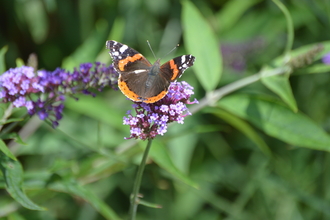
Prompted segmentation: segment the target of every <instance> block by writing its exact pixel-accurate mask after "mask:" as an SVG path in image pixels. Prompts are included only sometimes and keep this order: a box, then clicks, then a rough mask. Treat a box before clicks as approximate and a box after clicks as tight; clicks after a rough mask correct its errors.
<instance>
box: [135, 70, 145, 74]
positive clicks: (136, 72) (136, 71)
mask: <svg viewBox="0 0 330 220" xmlns="http://www.w3.org/2000/svg"><path fill="white" fill-rule="evenodd" d="M143 72H145V70H134V71H133V73H135V74H139V73H143Z"/></svg>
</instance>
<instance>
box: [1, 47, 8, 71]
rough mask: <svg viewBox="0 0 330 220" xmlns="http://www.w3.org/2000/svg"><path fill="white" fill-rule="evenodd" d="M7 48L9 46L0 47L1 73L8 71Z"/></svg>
mask: <svg viewBox="0 0 330 220" xmlns="http://www.w3.org/2000/svg"><path fill="white" fill-rule="evenodd" d="M7 50H8V46H4V47H2V48H1V49H0V74H2V73H4V72H5V71H6V65H5V54H6V52H7Z"/></svg>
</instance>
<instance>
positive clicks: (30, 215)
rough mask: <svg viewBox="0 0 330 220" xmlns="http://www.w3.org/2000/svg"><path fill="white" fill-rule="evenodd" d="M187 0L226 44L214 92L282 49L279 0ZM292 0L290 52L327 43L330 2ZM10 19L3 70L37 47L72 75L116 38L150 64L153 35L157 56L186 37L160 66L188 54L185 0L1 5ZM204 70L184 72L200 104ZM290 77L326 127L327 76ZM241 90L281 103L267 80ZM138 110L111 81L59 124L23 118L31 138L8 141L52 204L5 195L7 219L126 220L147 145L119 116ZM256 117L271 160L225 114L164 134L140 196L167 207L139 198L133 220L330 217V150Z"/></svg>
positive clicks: (48, 64) (39, 195)
mask: <svg viewBox="0 0 330 220" xmlns="http://www.w3.org/2000/svg"><path fill="white" fill-rule="evenodd" d="M191 2H192V3H193V4H194V5H195V6H196V7H197V8H198V9H199V11H200V13H201V14H202V16H203V17H204V18H205V19H206V21H207V22H208V24H209V25H210V27H211V28H212V30H213V32H214V34H215V36H216V39H217V41H218V42H219V48H218V50H219V53H220V51H221V52H222V59H223V73H222V74H223V75H222V78H221V81H220V83H219V85H218V86H217V88H220V87H221V86H223V85H226V84H228V83H230V82H233V81H235V80H238V79H241V78H243V77H245V76H249V75H252V74H255V73H257V72H258V71H259V70H260V68H261V67H262V66H263V65H264V64H270V65H272V62H273V60H274V59H275V58H276V57H278V56H280V55H282V54H283V51H284V49H285V45H286V41H287V38H286V36H287V23H286V20H285V17H284V15H283V13H282V12H281V10H280V9H279V8H278V7H277V6H276V5H275V4H274V3H273V2H272V1H270V0H231V1H225V0H205V1H198V0H195V1H191ZM282 2H283V3H284V4H285V6H286V7H287V9H288V10H289V12H290V13H291V16H292V19H293V23H294V34H295V37H294V43H293V48H298V47H300V46H304V45H307V44H313V43H317V42H323V41H327V40H329V39H330V28H329V27H330V1H328V0H313V1H312V0H286V1H282ZM0 21H1V22H0V48H2V47H3V46H5V45H8V52H7V53H6V56H5V64H6V67H7V69H8V68H11V67H15V66H16V59H17V58H21V59H22V60H24V61H26V60H27V59H28V56H29V55H30V54H31V53H35V54H37V56H38V60H39V68H40V69H47V70H54V69H55V68H56V67H62V68H67V69H69V70H72V68H73V67H77V66H79V64H80V63H83V62H94V61H100V62H105V63H109V64H110V62H111V60H110V56H109V54H108V52H107V50H106V48H105V42H106V40H110V39H112V40H116V41H119V42H122V43H124V44H127V45H129V46H131V47H133V48H134V49H136V50H138V51H139V52H141V53H143V54H144V55H145V56H146V57H147V58H148V59H149V60H150V61H151V62H153V61H154V58H153V56H152V53H151V51H150V49H149V48H148V46H147V43H146V40H149V41H150V43H151V45H152V47H153V50H154V51H155V53H156V56H157V57H163V56H165V55H166V54H167V52H169V51H170V50H171V49H172V48H173V47H174V46H175V45H176V44H178V43H179V44H180V45H181V46H180V47H179V48H178V49H177V50H176V51H175V52H173V53H174V54H173V53H171V54H169V55H167V56H166V57H164V58H163V62H165V61H166V60H168V59H170V58H172V57H174V56H175V55H177V56H179V55H182V54H187V53H188V52H187V51H186V47H185V41H184V40H183V39H184V38H183V36H184V37H185V38H189V36H185V29H186V28H187V27H185V26H184V25H183V22H182V4H181V2H180V1H174V0H172V1H171V0H157V1H155V0H118V1H115V0H108V1H107V0H97V1H94V0H75V1H64V0H62V1H59V0H58V1H56V0H2V1H0ZM202 31H203V30H201V32H202ZM194 43H195V44H199V45H203V44H205V43H206V42H203V41H202V42H194ZM220 45H221V46H220ZM193 55H194V54H193ZM199 59H202V58H200V57H196V63H197V62H198V60H199ZM219 62H221V61H220V60H219ZM317 62H319V61H317ZM194 72H195V70H194V67H192V68H190V69H189V70H187V71H186V73H185V74H184V75H183V76H182V77H181V78H180V80H184V81H187V82H188V83H190V84H191V85H193V86H194V87H195V92H196V93H195V97H196V98H197V99H202V98H203V97H204V96H205V94H206V92H205V90H204V89H203V87H202V86H201V85H200V83H199V81H198V80H197V78H196V75H195V74H194ZM219 74H220V73H219ZM290 83H291V86H292V90H293V94H294V96H295V98H296V100H297V105H298V108H299V110H300V111H301V113H303V114H305V115H306V116H308V117H310V118H311V119H312V120H313V121H314V122H315V123H316V124H317V125H318V126H320V127H321V128H323V129H324V130H325V131H327V132H329V130H330V117H329V115H330V114H329V112H330V101H329V94H330V89H329V83H330V77H329V74H326V73H324V74H308V75H306V74H305V75H293V76H292V77H291V78H290ZM240 92H241V93H257V94H263V95H267V96H269V97H272V98H276V95H274V94H272V93H271V92H270V91H269V90H267V89H266V88H265V87H264V86H263V85H262V84H261V83H255V84H252V85H250V86H248V87H246V88H244V89H242V90H241V91H240ZM129 109H131V102H130V101H128V100H126V99H125V97H124V96H123V95H122V94H121V93H120V92H119V91H114V90H111V89H110V88H109V89H105V90H104V91H103V92H101V93H97V96H96V98H92V97H88V96H80V97H79V101H75V100H74V99H70V98H68V99H67V101H66V105H65V112H64V118H63V119H62V120H61V121H60V126H59V128H58V129H56V130H54V129H52V128H50V127H49V126H48V125H47V124H45V123H43V122H41V121H40V120H39V119H38V118H34V117H33V118H31V119H30V120H28V121H24V122H22V123H21V127H20V128H19V129H17V132H20V133H19V134H20V135H21V137H22V138H23V140H24V141H25V143H26V144H25V145H22V144H16V143H14V142H8V146H9V147H10V149H11V150H12V152H14V154H15V155H16V156H17V157H18V159H19V161H20V162H21V164H22V166H23V169H24V172H25V182H24V184H25V191H26V193H27V195H28V196H29V198H30V199H31V200H32V201H34V202H35V203H36V204H38V205H40V206H43V207H46V208H47V210H46V211H32V210H28V209H25V208H22V207H21V206H20V205H18V203H16V202H15V200H13V199H12V198H11V197H10V196H9V195H8V193H7V192H6V191H5V190H1V191H0V219H10V220H16V219H19V220H21V219H28V220H29V219H33V220H38V219H40V220H41V219H47V220H51V219H60V220H68V219H78V220H87V219H88V220H93V219H95V220H99V219H125V218H126V217H127V215H128V214H127V213H128V208H129V198H130V193H131V192H132V188H133V181H134V178H135V174H136V170H137V165H138V164H139V162H140V160H141V155H142V153H143V150H144V147H145V145H146V142H142V141H138V142H136V141H132V140H124V137H128V136H129V128H128V126H125V125H122V118H123V116H124V115H125V113H126V111H127V110H129ZM24 112H25V109H21V110H18V111H16V112H15V115H16V116H19V115H21V114H23V113H24ZM231 117H232V116H231ZM228 121H229V122H228ZM246 125H247V126H250V129H252V130H253V132H255V134H257V135H258V136H259V137H260V138H261V139H262V140H263V141H264V142H265V143H266V145H268V147H269V148H270V149H271V151H272V157H269V156H267V155H265V154H263V153H262V152H261V151H260V149H259V148H258V144H256V143H255V142H254V141H253V140H251V138H248V137H247V136H246V134H244V133H242V131H241V130H240V129H237V127H235V126H234V125H233V124H231V123H230V120H226V115H225V113H223V114H221V115H219V114H213V113H212V111H210V110H206V109H203V110H202V111H199V112H197V113H196V114H194V115H192V116H190V117H187V118H186V119H185V124H184V125H178V124H173V125H172V126H170V127H169V129H168V130H169V131H168V133H167V134H165V135H164V136H163V137H158V138H156V140H155V141H154V143H153V146H152V149H151V152H150V159H149V161H148V165H147V166H146V170H145V173H144V176H143V181H142V186H141V190H140V192H141V193H142V194H143V195H144V198H143V199H144V200H146V201H148V202H151V203H156V204H160V205H161V206H162V208H161V209H154V208H149V207H145V206H142V205H140V206H139V208H138V218H137V219H141V220H142V219H157V220H158V219H159V220H162V219H164V220H165V219H173V220H185V219H187V220H192V219H203V220H220V219H243V220H247V219H254V220H255V219H274V220H275V219H276V220H277V219H281V220H282V219H292V220H309V219H319V220H322V219H324V220H326V219H330V202H329V201H330V155H329V153H328V152H324V151H316V150H312V149H307V148H299V146H292V145H290V144H288V143H285V142H283V141H281V140H279V139H276V138H274V137H270V136H268V135H266V134H265V133H264V132H263V130H261V129H259V128H255V127H254V126H253V125H252V124H249V123H248V122H247V123H246ZM329 149H330V148H329ZM0 181H1V182H0V186H1V188H4V183H3V180H0Z"/></svg>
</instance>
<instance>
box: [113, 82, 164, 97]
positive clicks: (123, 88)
mask: <svg viewBox="0 0 330 220" xmlns="http://www.w3.org/2000/svg"><path fill="white" fill-rule="evenodd" d="M118 87H119V89H120V91H121V92H122V93H123V94H124V95H125V96H126V97H127V98H129V99H130V100H132V101H134V102H145V103H154V102H157V101H158V100H160V99H162V98H163V97H164V96H165V95H166V94H167V91H162V92H161V93H159V94H158V95H156V96H153V97H150V98H142V97H139V96H138V94H136V93H135V92H133V91H132V90H130V89H129V88H128V86H127V84H126V83H125V82H124V81H122V80H121V79H120V78H119V80H118Z"/></svg>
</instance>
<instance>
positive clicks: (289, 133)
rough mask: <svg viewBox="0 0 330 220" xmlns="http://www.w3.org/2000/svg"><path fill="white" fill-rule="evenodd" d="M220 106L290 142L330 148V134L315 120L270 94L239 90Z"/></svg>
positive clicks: (222, 101) (311, 146)
mask: <svg viewBox="0 0 330 220" xmlns="http://www.w3.org/2000/svg"><path fill="white" fill-rule="evenodd" d="M219 106H220V107H222V108H224V109H226V110H227V111H229V112H231V113H233V114H235V115H237V116H239V117H241V118H244V119H246V120H248V121H250V122H251V123H253V124H254V125H255V126H257V127H258V128H260V129H261V130H263V131H264V132H265V133H266V134H268V135H270V136H273V137H275V138H278V139H280V140H282V141H284V142H286V143H288V144H291V145H294V146H299V147H306V148H311V149H315V150H326V151H330V136H329V135H328V134H327V133H326V132H325V131H324V130H323V129H321V128H320V127H319V126H318V125H317V124H316V123H315V122H314V121H312V120H311V119H310V118H308V117H307V116H305V115H303V114H302V113H293V112H292V111H291V110H290V109H288V108H287V107H285V106H283V105H281V104H280V103H278V102H276V101H274V100H272V99H270V98H265V97H262V96H257V95H248V94H235V95H231V96H228V97H225V98H223V99H222V100H220V101H219Z"/></svg>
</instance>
